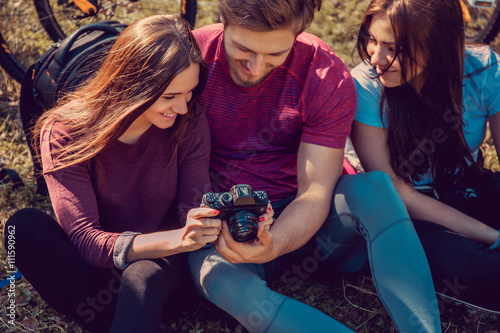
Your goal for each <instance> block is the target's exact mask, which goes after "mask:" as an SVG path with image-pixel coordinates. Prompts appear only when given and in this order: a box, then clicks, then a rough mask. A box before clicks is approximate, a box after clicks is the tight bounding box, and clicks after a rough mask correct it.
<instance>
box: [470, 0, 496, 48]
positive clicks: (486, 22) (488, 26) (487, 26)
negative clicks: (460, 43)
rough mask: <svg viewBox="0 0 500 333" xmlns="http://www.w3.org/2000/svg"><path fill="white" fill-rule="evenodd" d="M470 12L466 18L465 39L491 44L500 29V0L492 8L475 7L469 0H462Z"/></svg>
mask: <svg viewBox="0 0 500 333" xmlns="http://www.w3.org/2000/svg"><path fill="white" fill-rule="evenodd" d="M462 1H463V3H464V4H465V6H466V7H467V10H468V12H469V14H470V20H469V21H467V19H466V20H465V39H466V41H467V42H471V43H482V44H489V43H491V42H492V41H493V40H494V39H495V37H496V36H497V35H498V33H499V31H500V0H496V1H495V2H494V4H493V6H492V7H491V8H486V7H474V6H471V5H470V4H469V2H468V1H467V0H462Z"/></svg>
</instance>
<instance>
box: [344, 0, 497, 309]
mask: <svg viewBox="0 0 500 333" xmlns="http://www.w3.org/2000/svg"><path fill="white" fill-rule="evenodd" d="M462 15H463V14H462V10H461V6H460V2H459V0H426V1H422V0H402V1H401V0H400V1H394V0H373V1H371V3H370V5H369V7H368V9H367V11H366V14H365V16H364V18H363V21H362V24H361V27H360V31H359V35H358V42H357V50H358V53H359V54H360V57H361V59H362V60H363V62H362V63H361V64H359V65H358V66H357V67H356V68H354V69H353V70H352V75H353V77H354V79H355V83H356V88H357V94H358V103H357V110H356V116H355V121H354V123H353V130H352V134H351V138H352V141H353V144H354V148H355V150H356V152H357V154H358V156H359V158H360V161H361V163H362V165H363V167H364V169H365V170H366V171H371V170H381V171H384V172H386V173H387V174H388V175H389V176H390V177H391V179H392V181H393V183H394V185H395V187H396V189H397V191H398V193H399V195H400V196H401V198H402V199H403V202H404V203H405V205H406V208H407V210H408V213H409V214H410V217H411V218H412V220H413V222H414V226H415V229H416V230H417V233H418V235H419V238H420V240H421V242H422V245H423V247H424V250H425V252H426V255H427V258H428V260H429V265H430V267H431V273H432V275H433V280H434V284H435V288H436V291H437V292H438V293H441V294H443V295H445V297H447V298H444V300H449V299H450V298H451V299H457V300H460V301H462V302H466V303H471V304H473V305H475V306H479V307H484V308H487V309H490V310H496V311H498V310H500V301H499V299H500V283H498V277H499V276H500V252H499V250H500V247H499V243H500V236H499V228H500V217H499V214H498V212H499V209H498V204H499V203H500V173H498V172H497V173H494V172H491V171H490V170H486V169H484V168H483V167H482V163H481V162H482V154H481V151H480V150H479V147H480V145H481V143H482V142H483V140H484V138H485V134H486V128H487V123H489V126H490V129H491V135H492V137H493V141H494V143H495V145H496V147H497V148H498V147H499V145H500V112H499V111H500V65H499V60H500V56H499V55H498V54H497V53H495V52H494V51H493V50H492V49H491V48H490V47H488V46H478V45H474V46H468V45H467V46H466V45H465V38H464V29H463V17H462Z"/></svg>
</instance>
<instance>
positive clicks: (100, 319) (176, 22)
mask: <svg viewBox="0 0 500 333" xmlns="http://www.w3.org/2000/svg"><path fill="white" fill-rule="evenodd" d="M206 76H207V74H206V65H205V63H204V61H203V59H202V57H201V53H200V50H199V48H198V46H197V44H196V41H195V40H194V38H193V36H192V35H191V32H190V30H189V27H188V25H187V24H186V23H185V22H184V21H183V20H181V19H180V18H177V17H175V16H171V15H155V16H151V17H147V18H144V19H141V20H139V21H137V22H135V23H133V24H132V25H130V26H129V27H127V29H125V30H124V31H123V32H122V33H121V34H120V36H119V37H118V38H117V40H116V42H115V44H114V45H113V47H112V49H111V50H110V51H109V54H108V55H107V57H106V59H105V61H104V63H103V65H102V66H101V67H100V70H99V71H98V72H97V73H96V74H95V75H94V76H93V77H92V78H91V79H89V80H88V82H86V83H85V84H84V85H83V86H82V87H81V88H79V89H77V90H76V91H75V92H73V93H71V94H68V95H67V96H66V97H65V98H64V100H63V101H62V102H60V103H59V106H57V107H56V108H54V109H52V110H49V111H47V112H46V113H45V114H43V116H42V117H41V118H40V119H39V121H38V123H37V125H36V128H35V132H34V139H35V144H36V145H37V147H38V148H39V151H40V155H41V160H42V163H43V170H44V177H45V179H46V181H47V185H48V189H49V194H50V198H51V201H52V205H53V208H54V212H55V215H56V217H57V220H58V222H59V223H57V222H56V221H55V220H54V219H52V218H51V217H50V216H48V215H46V214H45V213H43V212H41V211H38V210H35V209H24V210H21V211H19V212H17V213H16V214H14V215H13V216H12V217H11V218H10V219H9V221H8V222H7V226H6V228H8V229H9V230H10V229H12V230H15V236H16V264H17V266H18V268H19V270H20V271H21V272H22V274H23V275H24V276H25V277H26V278H27V280H28V281H29V282H30V283H31V284H32V285H33V286H34V287H35V289H36V290H37V291H38V292H39V293H40V294H41V296H42V297H43V298H44V299H45V300H46V301H47V302H48V303H49V304H50V305H51V306H53V307H54V308H55V309H57V310H58V311H60V312H61V313H63V314H66V315H68V316H70V317H71V318H73V319H75V320H76V321H78V322H80V323H82V324H83V325H84V326H85V327H86V328H87V329H89V330H91V331H106V332H107V331H112V332H155V331H157V330H158V327H159V323H160V320H161V318H162V315H163V314H165V313H166V312H168V309H173V308H178V306H179V300H182V299H186V296H187V295H188V294H189V290H190V289H191V286H190V284H188V283H187V281H190V277H189V275H188V268H187V264H186V257H185V254H186V253H187V252H190V251H193V250H196V249H199V248H201V247H202V246H204V245H205V244H206V243H208V242H212V241H214V240H215V239H216V238H217V236H218V234H219V230H220V220H219V219H213V218H208V217H214V216H216V215H217V213H218V212H217V211H216V210H213V209H208V208H199V205H200V202H201V195H202V194H203V193H204V192H206V191H207V190H209V189H210V181H209V177H208V162H209V151H210V135H209V129H208V122H207V120H206V117H205V115H204V114H203V112H200V108H199V107H198V106H197V104H196V99H197V97H198V96H199V94H200V93H201V91H202V90H203V88H204V86H205V83H206ZM192 207H198V208H192ZM190 208H192V209H190ZM6 234H7V233H6ZM176 295H177V297H176ZM179 295H180V296H179ZM167 305H168V306H169V307H167Z"/></svg>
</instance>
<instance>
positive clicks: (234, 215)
mask: <svg viewBox="0 0 500 333" xmlns="http://www.w3.org/2000/svg"><path fill="white" fill-rule="evenodd" d="M268 202H269V199H268V197H267V193H266V192H265V191H253V190H252V187H251V186H250V185H246V184H238V185H234V186H233V187H232V188H231V190H229V192H223V193H212V192H209V193H206V194H204V195H203V198H202V199H201V206H202V207H209V208H213V209H217V210H218V211H219V215H217V216H216V218H220V219H221V220H225V221H226V222H227V226H228V228H229V232H230V233H231V235H232V236H233V239H234V240H235V241H237V242H250V241H252V240H254V239H255V237H257V230H258V226H257V221H258V217H257V216H259V215H262V214H264V213H265V212H266V209H267V203H268Z"/></svg>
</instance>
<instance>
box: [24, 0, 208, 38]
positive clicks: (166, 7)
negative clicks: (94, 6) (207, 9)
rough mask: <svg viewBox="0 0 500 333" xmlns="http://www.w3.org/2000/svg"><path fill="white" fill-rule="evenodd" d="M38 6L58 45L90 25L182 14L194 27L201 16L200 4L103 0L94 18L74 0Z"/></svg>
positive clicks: (39, 1) (43, 1)
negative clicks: (81, 9)
mask: <svg viewBox="0 0 500 333" xmlns="http://www.w3.org/2000/svg"><path fill="white" fill-rule="evenodd" d="M214 3H215V1H214ZM34 4H35V8H36V11H37V13H38V17H39V20H40V23H41V24H42V26H43V27H44V29H45V30H46V31H47V33H48V34H49V36H50V37H51V38H52V40H54V41H58V40H61V39H63V38H64V37H66V36H67V35H69V34H70V33H71V32H73V31H74V30H76V29H77V28H79V27H81V26H83V25H86V24H88V23H92V22H98V21H102V20H115V21H118V22H120V23H124V24H130V23H132V22H133V21H135V20H137V19H139V18H142V17H144V16H148V15H152V14H158V13H176V14H179V13H180V15H181V16H182V17H183V18H185V19H186V20H187V21H188V22H189V24H190V25H191V27H194V24H195V21H196V14H197V1H196V0H181V1H179V0H175V1H172V0H170V1H167V0H163V1H162V0H101V1H100V2H99V5H98V7H99V8H98V12H97V14H96V15H94V16H86V15H84V14H83V13H82V12H81V11H80V10H79V9H78V7H76V5H75V4H74V3H73V2H72V1H70V0H34Z"/></svg>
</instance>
